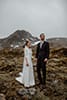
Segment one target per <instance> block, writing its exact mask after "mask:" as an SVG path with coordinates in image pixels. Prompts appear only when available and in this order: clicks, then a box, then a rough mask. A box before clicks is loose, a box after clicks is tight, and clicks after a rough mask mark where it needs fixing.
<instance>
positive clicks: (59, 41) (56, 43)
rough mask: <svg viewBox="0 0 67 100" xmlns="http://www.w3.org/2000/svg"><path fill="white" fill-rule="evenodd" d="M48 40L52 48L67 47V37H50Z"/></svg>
mask: <svg viewBox="0 0 67 100" xmlns="http://www.w3.org/2000/svg"><path fill="white" fill-rule="evenodd" d="M47 41H48V42H49V43H50V47H51V48H59V47H67V38H50V39H47Z"/></svg>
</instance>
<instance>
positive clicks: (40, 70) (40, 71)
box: [37, 59, 46, 85]
mask: <svg viewBox="0 0 67 100" xmlns="http://www.w3.org/2000/svg"><path fill="white" fill-rule="evenodd" d="M37 75H38V79H39V82H40V83H41V84H43V85H45V84H46V62H44V60H42V59H38V61H37Z"/></svg>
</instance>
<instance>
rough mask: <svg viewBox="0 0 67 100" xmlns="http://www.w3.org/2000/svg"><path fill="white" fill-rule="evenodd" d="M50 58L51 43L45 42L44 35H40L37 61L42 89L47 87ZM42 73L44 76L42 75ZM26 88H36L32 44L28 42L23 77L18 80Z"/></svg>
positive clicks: (25, 50)
mask: <svg viewBox="0 0 67 100" xmlns="http://www.w3.org/2000/svg"><path fill="white" fill-rule="evenodd" d="M48 58H49V43H48V42H47V41H45V35H44V33H41V34H40V42H39V43H38V44H37V50H36V55H35V60H36V62H37V64H36V67H37V76H38V80H39V84H40V85H42V88H44V87H45V85H46V64H47V61H48ZM41 73H42V74H41ZM16 80H17V81H19V82H20V83H21V84H23V85H24V87H25V88H30V87H32V86H35V78H34V70H33V63H32V49H31V42H30V40H27V41H26V43H25V48H24V62H23V71H22V72H21V76H20V77H17V78H16Z"/></svg>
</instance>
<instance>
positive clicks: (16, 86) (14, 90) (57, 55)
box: [0, 47, 67, 100]
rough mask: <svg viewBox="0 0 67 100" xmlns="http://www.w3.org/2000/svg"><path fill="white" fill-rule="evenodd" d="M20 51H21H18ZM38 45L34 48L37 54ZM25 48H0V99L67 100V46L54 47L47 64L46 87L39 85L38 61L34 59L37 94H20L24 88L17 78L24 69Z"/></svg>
mask: <svg viewBox="0 0 67 100" xmlns="http://www.w3.org/2000/svg"><path fill="white" fill-rule="evenodd" d="M18 51H19V52H18ZM35 51H36V47H35V48H33V56H35ZM23 55H24V53H23V49H20V48H16V49H9V48H7V49H3V50H0V98H4V99H0V100H67V48H54V49H53V48H52V49H51V50H50V59H49V61H48V64H47V78H46V87H45V89H44V90H42V91H41V88H40V86H39V85H38V78H37V70H36V62H35V61H34V60H33V64H34V73H35V80H36V91H37V93H36V95H34V96H31V95H19V94H18V91H19V90H20V89H22V90H23V89H24V87H23V85H22V84H20V83H18V82H17V81H16V80H15V78H16V77H17V76H18V73H19V72H21V71H22V69H23Z"/></svg>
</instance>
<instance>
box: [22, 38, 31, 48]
mask: <svg viewBox="0 0 67 100" xmlns="http://www.w3.org/2000/svg"><path fill="white" fill-rule="evenodd" d="M29 41H30V40H29V39H26V42H25V44H24V45H23V48H25V46H27V44H28V42H29Z"/></svg>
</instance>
